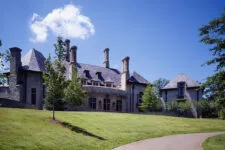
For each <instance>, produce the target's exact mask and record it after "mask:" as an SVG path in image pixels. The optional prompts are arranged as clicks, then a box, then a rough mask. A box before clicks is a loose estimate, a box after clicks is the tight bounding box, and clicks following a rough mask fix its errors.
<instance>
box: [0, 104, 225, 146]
mask: <svg viewBox="0 0 225 150" xmlns="http://www.w3.org/2000/svg"><path fill="white" fill-rule="evenodd" d="M50 118H51V112H50V111H41V110H28V109H9V108H0V149H29V150H30V149H50V150H51V149H52V150H56V149H77V150H79V149H80V150H85V149H91V150H95V149H96V150H101V149H112V148H114V147H117V146H120V145H123V144H126V143H130V142H133V141H137V140H142V139H146V138H151V137H159V136H165V135H171V134H180V133H194V132H214V131H225V121H224V120H216V119H190V118H179V117H169V116H160V115H141V114H126V113H104V112H56V119H58V120H60V121H61V122H62V123H64V124H61V125H60V124H58V123H52V122H49V121H48V120H49V119H50Z"/></svg>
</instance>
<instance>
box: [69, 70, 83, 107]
mask: <svg viewBox="0 0 225 150" xmlns="http://www.w3.org/2000/svg"><path fill="white" fill-rule="evenodd" d="M72 69H73V70H74V73H73V75H72V79H71V80H70V81H69V83H68V86H67V87H66V88H65V100H66V103H67V104H70V105H73V106H80V105H81V104H83V103H84V100H85V97H86V96H87V94H86V91H84V90H83V89H82V85H81V82H80V80H79V78H78V74H77V70H76V68H75V66H73V68H72Z"/></svg>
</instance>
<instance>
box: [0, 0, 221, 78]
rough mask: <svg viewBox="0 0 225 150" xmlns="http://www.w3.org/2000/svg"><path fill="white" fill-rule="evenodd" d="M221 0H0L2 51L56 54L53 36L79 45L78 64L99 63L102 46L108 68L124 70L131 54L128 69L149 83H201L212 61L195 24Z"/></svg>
mask: <svg viewBox="0 0 225 150" xmlns="http://www.w3.org/2000/svg"><path fill="white" fill-rule="evenodd" d="M224 7H225V1H223V0H198V1H196V0H189V1H187V0H123V1H121V0H107V1H106V0H98V1H92V0H68V1H67V0H48V1H46V0H38V1H35V0H21V1H17V0H7V1H5V0H0V14H1V19H0V20H1V23H0V39H1V40H2V43H3V45H2V47H1V49H0V50H1V51H3V50H5V49H9V48H10V47H15V46H16V47H19V48H21V49H22V55H23V56H24V55H25V54H26V53H27V52H28V51H29V50H30V49H31V48H35V49H36V50H38V51H40V52H42V54H43V55H44V56H45V57H47V56H48V55H49V54H51V55H53V54H54V48H53V44H54V43H55V42H56V38H57V36H62V37H63V38H65V39H67V38H68V39H70V41H71V45H76V46H77V47H78V51H77V59H78V62H80V63H86V64H93V65H98V66H103V61H104V55H103V50H104V49H105V48H109V49H110V54H109V55H110V67H112V68H117V69H119V70H120V71H121V70H122V61H121V60H122V59H123V58H124V57H126V56H129V57H130V72H132V71H136V72H138V73H139V74H141V75H142V76H143V77H144V78H146V79H147V80H149V81H150V82H152V81H154V80H156V79H158V78H160V77H161V78H165V79H168V80H171V79H173V78H174V77H175V76H176V75H177V74H179V73H185V74H187V75H188V76H189V77H191V78H192V79H194V80H197V81H200V82H203V81H204V79H206V78H207V77H208V76H210V75H212V74H213V73H214V70H215V66H204V67H202V64H203V63H204V62H206V61H207V60H209V59H211V58H212V53H211V52H210V51H209V47H208V46H206V45H204V44H203V43H200V39H201V37H200V36H199V30H198V29H199V28H200V27H202V26H203V25H206V24H207V23H208V22H209V21H210V20H212V19H215V18H218V17H220V16H221V14H222V13H223V12H224Z"/></svg>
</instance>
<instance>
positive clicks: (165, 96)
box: [165, 90, 167, 102]
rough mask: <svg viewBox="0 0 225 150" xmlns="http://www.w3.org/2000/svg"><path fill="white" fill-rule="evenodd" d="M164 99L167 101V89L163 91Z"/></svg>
mask: <svg viewBox="0 0 225 150" xmlns="http://www.w3.org/2000/svg"><path fill="white" fill-rule="evenodd" d="M165 97H166V98H165V99H166V102H167V90H166V91H165Z"/></svg>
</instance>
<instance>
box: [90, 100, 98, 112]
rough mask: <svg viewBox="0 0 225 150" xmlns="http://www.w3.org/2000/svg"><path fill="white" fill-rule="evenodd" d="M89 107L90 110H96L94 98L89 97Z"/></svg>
mask: <svg viewBox="0 0 225 150" xmlns="http://www.w3.org/2000/svg"><path fill="white" fill-rule="evenodd" d="M89 107H90V109H92V110H96V98H89Z"/></svg>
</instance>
